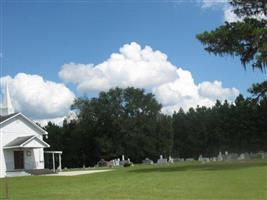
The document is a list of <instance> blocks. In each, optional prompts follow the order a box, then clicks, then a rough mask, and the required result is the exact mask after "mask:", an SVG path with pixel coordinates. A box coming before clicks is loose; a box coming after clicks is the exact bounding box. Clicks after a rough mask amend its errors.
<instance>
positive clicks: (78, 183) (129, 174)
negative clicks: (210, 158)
mask: <svg viewBox="0 0 267 200" xmlns="http://www.w3.org/2000/svg"><path fill="white" fill-rule="evenodd" d="M8 181H9V192H10V194H9V196H10V198H9V199H29V200H39V199H51V200H52V199H53V200H61V199H64V200H67V199H71V200H79V199H90V200H98V199H112V200H120V199H121V200H122V199H123V200H126V199H129V200H130V199H136V200H150V199H151V200H152V199H153V200H154V199H155V200H157V199H163V200H165V199H166V200H167V199H175V200H176V199H188V200H189V199H190V200H192V199H205V200H206V199H211V200H216V199H240V200H243V199H248V200H254V199H266V200H267V162H266V161H265V162H263V161H249V162H233V163H230V162H222V163H210V164H200V163H197V162H191V163H181V164H173V165H169V166H157V165H153V166H151V165H149V166H145V165H137V166H134V167H130V168H118V169H115V170H114V171H111V172H104V173H97V174H88V175H81V176H74V177H48V176H47V177H46V176H31V177H17V178H9V180H8ZM1 190H2V188H1Z"/></svg>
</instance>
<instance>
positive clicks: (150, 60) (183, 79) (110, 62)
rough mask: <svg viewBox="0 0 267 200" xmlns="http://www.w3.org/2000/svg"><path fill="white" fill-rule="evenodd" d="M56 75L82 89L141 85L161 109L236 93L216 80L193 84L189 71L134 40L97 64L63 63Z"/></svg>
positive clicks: (185, 106)
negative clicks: (161, 106) (158, 103)
mask: <svg viewBox="0 0 267 200" xmlns="http://www.w3.org/2000/svg"><path fill="white" fill-rule="evenodd" d="M59 76H60V77H61V78H62V80H64V81H65V82H71V83H74V84H76V85H77V89H78V90H80V91H82V92H85V93H90V92H92V91H101V90H108V89H110V88H112V87H117V86H118V87H123V88H125V87H128V86H133V87H138V88H145V89H147V90H150V91H152V93H153V94H154V95H155V97H156V98H157V100H158V101H159V102H160V103H161V104H162V105H163V110H162V111H163V112H165V113H172V112H173V111H174V110H179V108H180V107H183V109H185V110H187V109H189V108H190V107H196V106H197V105H200V106H211V105H213V104H214V103H215V101H216V99H219V100H225V99H228V100H233V99H234V98H235V97H236V96H237V95H238V94H239V91H238V90H237V89H236V88H223V87H222V83H221V82H219V81H214V82H208V81H205V82H202V83H199V84H196V83H195V82H194V79H193V76H192V74H191V72H189V71H187V70H184V69H182V68H178V67H177V66H175V65H173V64H172V63H171V62H170V61H168V57H167V55H166V54H164V53H162V52H160V51H158V50H153V49H152V48H151V47H150V46H145V47H144V48H142V47H141V46H140V45H139V44H137V43H136V42H132V43H130V44H125V45H123V47H121V48H120V50H119V52H118V53H113V54H111V56H110V57H109V58H108V59H107V60H106V61H104V62H102V63H100V64H97V65H93V64H75V63H69V64H65V65H63V66H62V68H61V70H60V72H59Z"/></svg>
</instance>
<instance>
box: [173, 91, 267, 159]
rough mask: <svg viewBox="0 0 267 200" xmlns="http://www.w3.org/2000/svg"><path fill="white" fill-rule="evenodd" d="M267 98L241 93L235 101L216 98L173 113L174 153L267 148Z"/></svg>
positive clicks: (190, 154)
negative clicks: (208, 103) (212, 102)
mask: <svg viewBox="0 0 267 200" xmlns="http://www.w3.org/2000/svg"><path fill="white" fill-rule="evenodd" d="M266 105H267V98H263V99H261V100H260V101H259V103H258V104H255V103H254V101H253V100H251V99H249V98H248V99H244V97H243V96H242V95H240V96H238V97H237V98H236V101H235V104H233V105H230V104H229V103H228V102H227V101H225V102H224V103H223V104H222V103H221V102H219V101H217V103H216V104H215V106H213V107H212V108H205V107H201V108H200V107H198V108H197V109H192V108H191V109H190V110H189V112H187V113H184V112H183V111H182V110H180V111H179V112H178V113H175V114H174V115H173V129H174V150H173V152H174V153H175V156H179V157H195V158H197V157H198V156H199V155H200V154H202V155H203V156H215V155H218V153H219V152H220V151H221V152H224V151H228V152H236V153H242V152H258V151H267V143H266V141H267V123H266V119H267V107H266Z"/></svg>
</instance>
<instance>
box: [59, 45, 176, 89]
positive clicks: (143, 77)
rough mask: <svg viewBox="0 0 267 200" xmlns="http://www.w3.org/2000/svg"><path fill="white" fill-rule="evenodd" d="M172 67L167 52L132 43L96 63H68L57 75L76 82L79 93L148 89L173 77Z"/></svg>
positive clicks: (173, 67)
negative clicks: (132, 88) (119, 88)
mask: <svg viewBox="0 0 267 200" xmlns="http://www.w3.org/2000/svg"><path fill="white" fill-rule="evenodd" d="M175 71H176V67H175V66H174V65H172V64H171V63H170V62H169V61H168V60H167V55H165V54H164V53H161V52H160V51H153V50H152V48H151V47H149V46H146V47H144V48H143V49H141V46H140V45H139V44H137V43H135V42H132V43H131V44H126V45H124V46H123V47H122V48H120V50H119V53H113V54H112V55H111V56H110V57H109V59H107V60H106V61H104V62H103V63H100V64H98V65H92V64H75V63H69V64H65V65H63V66H62V68H61V70H60V72H59V77H61V78H62V79H63V80H64V81H65V82H72V83H76V84H77V87H78V89H79V90H80V91H82V92H88V91H99V90H107V89H109V88H110V87H115V86H119V87H128V86H134V87H144V88H151V87H154V86H156V85H160V84H162V83H165V82H167V81H172V80H174V79H175V77H176V73H175Z"/></svg>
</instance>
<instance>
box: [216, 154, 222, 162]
mask: <svg viewBox="0 0 267 200" xmlns="http://www.w3.org/2000/svg"><path fill="white" fill-rule="evenodd" d="M217 160H218V161H223V156H222V152H219V155H218V156H217Z"/></svg>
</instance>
